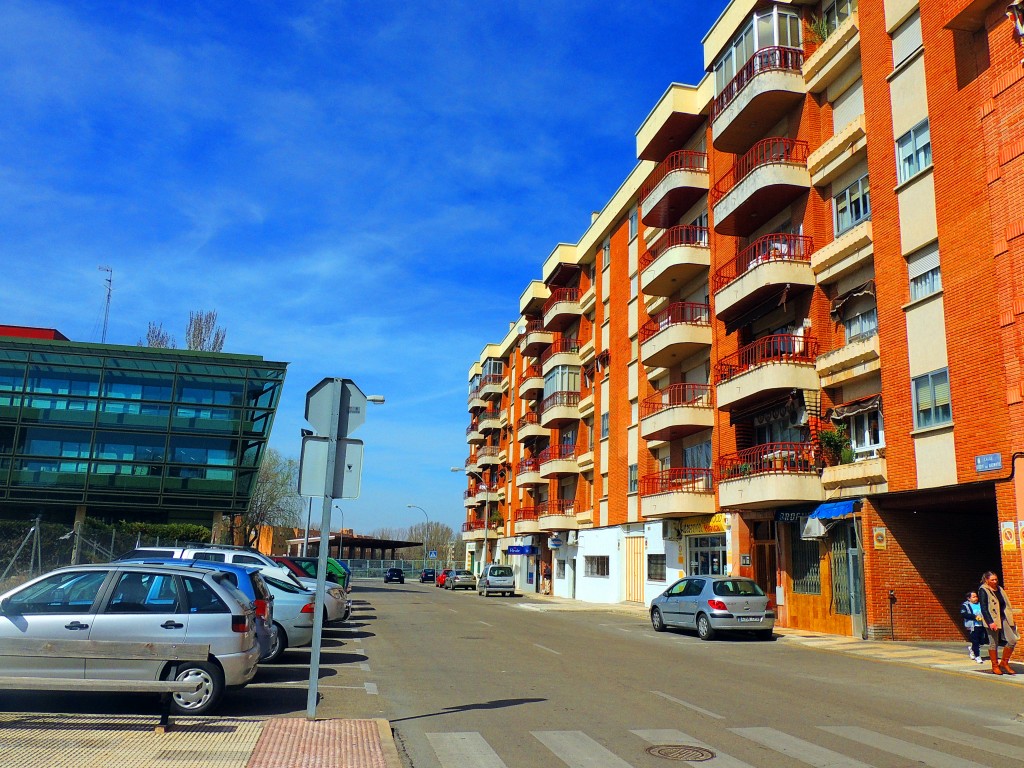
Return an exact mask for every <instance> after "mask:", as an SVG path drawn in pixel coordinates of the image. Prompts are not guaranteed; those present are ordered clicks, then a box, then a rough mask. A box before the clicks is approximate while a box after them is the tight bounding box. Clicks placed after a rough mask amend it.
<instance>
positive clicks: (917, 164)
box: [896, 120, 932, 184]
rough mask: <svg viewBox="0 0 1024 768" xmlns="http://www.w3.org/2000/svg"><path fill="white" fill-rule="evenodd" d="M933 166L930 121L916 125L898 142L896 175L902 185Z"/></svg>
mask: <svg viewBox="0 0 1024 768" xmlns="http://www.w3.org/2000/svg"><path fill="white" fill-rule="evenodd" d="M931 165H932V140H931V131H930V130H929V128H928V121H927V120H923V121H922V122H920V123H918V124H917V125H915V126H914V127H913V128H911V129H910V130H909V131H907V132H906V133H905V134H903V135H902V136H900V137H899V139H898V140H897V141H896V175H897V177H898V181H899V183H900V184H902V183H903V182H904V181H908V180H909V179H912V178H914V177H915V176H917V174H919V173H921V172H922V171H925V170H927V169H928V168H931Z"/></svg>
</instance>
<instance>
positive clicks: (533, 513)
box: [514, 507, 537, 523]
mask: <svg viewBox="0 0 1024 768" xmlns="http://www.w3.org/2000/svg"><path fill="white" fill-rule="evenodd" d="M514 519H515V521H516V522H517V523H518V522H521V521H523V520H536V519H537V508H536V507H521V508H519V509H517V510H516V514H515V518H514Z"/></svg>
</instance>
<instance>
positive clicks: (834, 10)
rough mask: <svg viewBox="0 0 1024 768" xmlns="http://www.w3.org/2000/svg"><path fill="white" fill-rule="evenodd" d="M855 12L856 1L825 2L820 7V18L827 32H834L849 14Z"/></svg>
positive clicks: (835, 0)
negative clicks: (823, 21) (826, 27)
mask: <svg viewBox="0 0 1024 768" xmlns="http://www.w3.org/2000/svg"><path fill="white" fill-rule="evenodd" d="M855 10H857V0H832V1H831V2H829V0H826V1H825V2H824V3H822V5H821V17H822V18H823V19H824V20H825V24H826V25H827V26H828V30H829V32H835V31H836V30H837V29H838V28H839V25H840V24H842V23H843V22H844V21H846V20H847V19H848V18H849V17H850V14H851V13H853V12H854V11H855Z"/></svg>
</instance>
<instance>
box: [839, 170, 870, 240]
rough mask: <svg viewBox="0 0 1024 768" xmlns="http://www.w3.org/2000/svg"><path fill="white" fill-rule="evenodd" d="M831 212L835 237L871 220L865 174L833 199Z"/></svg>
mask: <svg viewBox="0 0 1024 768" xmlns="http://www.w3.org/2000/svg"><path fill="white" fill-rule="evenodd" d="M832 202H833V206H832V208H833V212H834V221H833V223H834V224H835V231H836V237H839V236H840V235H841V234H843V233H844V232H846V231H848V230H850V229H852V228H853V227H855V226H857V225H858V224H860V223H861V222H862V221H867V220H868V219H870V218H871V194H870V190H869V188H868V175H867V174H866V173H865V174H864V175H863V176H861V177H860V178H859V179H857V180H856V181H855V182H853V184H851V185H850V186H848V187H847V188H846V189H844V190H843V191H842V192H840V193H839V194H838V195H836V196H835V197H834V198H832Z"/></svg>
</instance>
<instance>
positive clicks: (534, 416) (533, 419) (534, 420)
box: [516, 413, 540, 429]
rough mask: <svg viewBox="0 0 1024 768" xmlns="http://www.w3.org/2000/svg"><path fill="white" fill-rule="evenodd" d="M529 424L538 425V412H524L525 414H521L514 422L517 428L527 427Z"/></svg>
mask: <svg viewBox="0 0 1024 768" xmlns="http://www.w3.org/2000/svg"><path fill="white" fill-rule="evenodd" d="M531 424H536V425H538V426H539V425H540V414H539V413H526V414H523V415H522V416H521V417H520V418H519V421H517V422H516V427H517V428H518V429H522V428H523V427H528V426H530V425H531Z"/></svg>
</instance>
